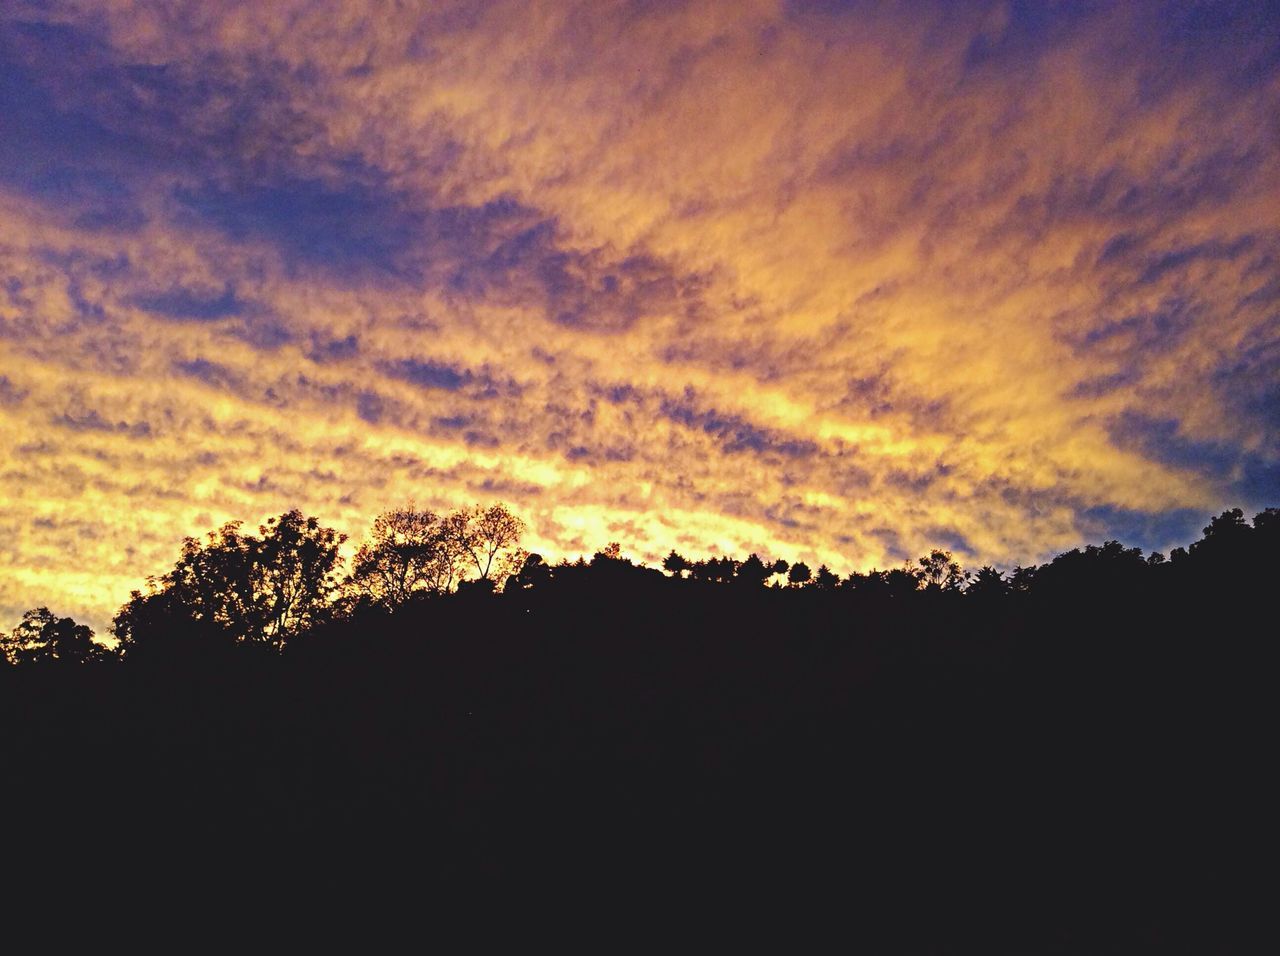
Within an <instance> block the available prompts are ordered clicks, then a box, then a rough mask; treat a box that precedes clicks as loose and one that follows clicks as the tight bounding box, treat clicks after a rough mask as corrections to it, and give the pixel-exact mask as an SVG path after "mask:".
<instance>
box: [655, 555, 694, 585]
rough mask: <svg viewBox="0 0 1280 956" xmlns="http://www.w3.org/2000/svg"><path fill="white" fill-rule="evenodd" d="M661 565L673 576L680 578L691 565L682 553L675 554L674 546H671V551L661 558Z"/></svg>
mask: <svg viewBox="0 0 1280 956" xmlns="http://www.w3.org/2000/svg"><path fill="white" fill-rule="evenodd" d="M662 567H663V569H664V570H665V571H666V572H667V573H668V574H670V575H671V576H672V577H673V578H682V577H684V573H685V572H686V571H688V570H689V569H690V568H692V567H693V565H691V564H690V563H689V561H688V560H687V559H686V558H685V557H684V556H683V555H680V554H677V553H676V550H675V548H672V549H671V553H670V554H669V555H667V556H666V557H665V558H663V559H662Z"/></svg>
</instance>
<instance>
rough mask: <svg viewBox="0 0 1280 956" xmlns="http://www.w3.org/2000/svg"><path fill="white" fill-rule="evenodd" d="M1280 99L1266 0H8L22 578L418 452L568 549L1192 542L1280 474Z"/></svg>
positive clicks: (984, 548)
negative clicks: (430, 1)
mask: <svg viewBox="0 0 1280 956" xmlns="http://www.w3.org/2000/svg"><path fill="white" fill-rule="evenodd" d="M1277 143H1280V33H1278V31H1277V21H1276V17H1275V12H1274V8H1273V6H1272V5H1269V4H1266V3H1264V2H1260V0H1259V2H1248V0H1246V2H1240V3H1232V4H1226V5H1223V4H1218V5H1212V6H1208V5H1202V4H1181V3H1163V2H1150V3H1148V2H1142V3H1133V4H1125V5H1115V4H1101V3H1099V4H1094V3H1080V4H1069V5H1063V4H1056V5H1055V4H1041V3H1029V2H1025V3H1024V2H1020V0H1015V2H1010V3H994V2H991V3H988V2H977V0H975V2H961V3H942V2H937V3H934V2H925V3H913V4H910V5H901V4H886V3H868V2H861V0H859V2H832V0H823V2H774V0H751V2H744V3H741V4H735V5H733V9H729V8H728V7H725V6H718V5H714V4H693V3H690V4H645V3H627V4H587V3H560V2H538V0H535V2H520V3H515V2H498V3H485V4H480V3H471V2H465V0H463V2H458V3H451V4H447V5H443V6H441V5H436V6H433V7H432V9H431V10H429V11H423V10H421V9H418V8H415V7H414V5H403V6H400V7H394V8H393V7H379V8H378V9H377V10H376V15H374V11H373V9H372V8H371V7H370V6H369V5H366V4H360V3H349V2H339V0H281V2H280V3H273V4H259V5H245V4H237V3H231V2H221V0H208V2H201V3H188V2H175V3H164V4H156V3H141V2H134V0H69V2H66V3H59V4H56V5H49V4H43V3H31V2H22V3H19V4H13V5H10V6H9V7H6V9H5V12H4V13H3V14H0V218H2V219H3V221H4V222H5V223H6V229H5V230H4V234H3V235H0V357H2V360H3V362H4V369H5V371H4V374H3V377H0V428H2V429H3V431H4V434H5V436H6V440H7V443H8V445H9V447H11V448H13V449H15V452H14V455H13V456H12V458H11V460H10V464H9V465H7V466H6V469H5V470H2V471H0V501H3V502H5V504H4V505H3V506H0V528H3V529H4V530H5V531H6V533H7V535H8V538H7V541H6V544H5V548H6V549H7V550H6V551H5V552H4V555H3V557H4V562H5V566H6V568H12V569H15V570H14V572H13V573H12V574H10V575H9V576H8V577H6V579H5V581H4V582H0V612H3V613H5V614H8V615H9V616H11V617H12V616H15V615H16V614H20V613H21V610H22V609H23V608H24V607H25V606H28V605H33V604H38V603H50V604H53V605H55V606H58V607H59V608H62V609H65V610H63V613H75V614H78V615H87V616H88V619H89V620H91V621H92V622H94V623H95V624H97V625H98V626H101V625H102V624H103V623H105V621H106V619H107V617H109V614H110V612H111V610H112V609H113V607H114V606H115V605H118V604H119V602H120V601H122V600H123V599H124V598H125V597H126V596H127V594H128V590H129V588H131V587H135V586H137V585H138V583H140V582H141V580H142V579H143V577H144V576H145V575H146V574H148V573H156V572H158V571H163V570H164V569H165V568H166V566H167V563H168V562H171V561H172V560H173V558H174V557H175V555H176V547H177V542H178V541H180V539H181V537H182V536H183V535H184V534H192V533H200V532H202V531H204V530H206V529H207V528H209V527H213V526H215V525H216V524H218V523H220V522H221V521H224V520H228V519H231V518H244V519H246V520H249V521H256V520H258V519H259V518H261V517H263V516H265V515H266V514H269V513H271V512H273V511H276V512H277V513H278V511H279V510H283V509H284V508H286V507H292V506H299V507H303V508H305V509H307V510H308V511H311V512H314V513H317V514H319V515H320V516H321V517H322V518H324V519H325V520H328V521H331V522H333V523H335V524H337V525H338V526H340V527H341V529H342V530H344V531H346V532H348V533H349V534H352V535H353V536H354V537H355V538H358V537H359V536H360V534H361V533H362V532H363V530H364V529H365V528H366V527H367V525H368V523H369V521H370V520H371V518H372V517H373V515H374V514H376V512H377V511H378V510H380V509H381V508H385V507H390V506H393V505H395V504H398V503H401V502H402V501H403V500H406V499H408V498H414V499H415V500H417V501H419V502H421V503H425V504H429V505H432V506H435V507H453V506H457V505H459V504H463V503H469V502H474V501H477V500H483V499H486V498H492V497H506V498H508V499H509V500H510V502H511V504H512V505H513V506H514V507H516V509H517V510H519V511H522V512H523V513H524V514H525V517H526V518H527V519H528V520H529V523H530V527H531V534H532V540H531V544H532V545H533V546H534V547H535V548H536V549H537V550H539V551H540V552H541V553H543V554H545V555H547V556H549V557H555V556H558V555H560V554H566V553H572V552H574V551H575V550H592V549H594V548H596V547H598V546H600V545H601V544H602V543H604V542H606V541H608V540H612V539H618V538H619V537H620V536H625V537H626V538H627V539H628V540H627V541H625V542H623V543H624V544H625V545H626V546H627V547H628V549H629V552H630V553H633V554H636V555H637V556H641V557H644V556H648V557H650V558H653V557H658V558H660V557H661V556H662V555H663V554H665V553H666V551H667V550H669V549H670V548H671V547H679V548H680V549H681V550H684V551H693V552H698V551H712V550H714V551H715V552H716V553H725V552H738V553H746V552H748V551H752V550H757V551H760V552H762V553H769V554H776V555H781V556H784V557H788V558H795V559H800V560H805V561H807V562H809V563H810V565H811V566H816V565H817V564H820V563H824V562H825V563H828V564H830V565H831V566H832V567H835V568H837V569H838V570H842V571H843V570H848V569H850V568H855V567H859V568H866V567H871V566H873V565H878V566H881V567H885V566H889V565H892V564H896V563H899V562H900V561H901V560H904V559H906V558H910V557H913V556H916V555H918V554H921V553H924V552H925V551H926V550H927V549H928V548H929V547H932V546H936V545H943V546H946V547H951V548H953V549H954V550H957V552H958V553H959V552H963V553H964V555H965V559H966V561H967V562H971V563H985V562H991V563H997V564H1012V563H1017V562H1030V561H1034V560H1038V559H1042V558H1043V557H1045V556H1048V555H1049V554H1051V553H1053V552H1054V551H1055V550H1061V549H1065V548H1068V547H1073V546H1076V545H1078V544H1081V543H1084V542H1085V541H1088V540H1097V539H1098V538H1100V537H1103V536H1106V537H1110V536H1119V537H1121V538H1129V539H1130V540H1131V541H1132V542H1133V543H1136V544H1142V545H1143V546H1144V547H1146V546H1150V547H1166V546H1167V545H1169V544H1172V543H1177V539H1178V537H1179V535H1182V534H1184V533H1185V534H1194V533H1195V531H1196V530H1198V527H1199V526H1200V525H1199V523H1200V522H1202V521H1203V520H1205V519H1206V517H1207V515H1208V514H1209V513H1211V512H1213V511H1214V509H1220V508H1223V507H1228V506H1234V505H1236V504H1242V505H1249V506H1259V507H1260V506H1262V505H1263V504H1273V503H1275V501H1274V498H1275V496H1276V494H1277V492H1280V486H1278V485H1280V483H1278V478H1277V476H1278V475H1280V442H1278V441H1277V434H1278V428H1277V426H1278V425H1280V411H1278V409H1280V401H1278V398H1277V390H1276V388H1275V382H1276V380H1277V375H1276V372H1277V361H1280V359H1278V358H1277V356H1278V355H1280V353H1278V352H1277V348H1278V347H1280V345H1278V343H1280V326H1278V325H1277V318H1276V302H1277V301H1278V295H1277V292H1276V282H1275V278H1274V276H1275V273H1276V263H1277V262H1280V207H1278V206H1277V202H1276V200H1275V197H1276V196H1277V195H1280V148H1278V147H1277V145H1276V144H1277ZM1197 516H1201V517H1197ZM55 517H57V518H58V522H59V523H56V524H53V525H50V524H49V521H50V520H52V519H54V518H55ZM77 523H79V524H77ZM82 525H83V526H88V525H93V526H95V527H99V528H101V529H103V533H102V534H101V535H97V536H91V535H85V534H79V533H77V534H75V535H74V537H71V536H70V532H69V529H71V528H73V527H80V526H82ZM1130 536H1132V537H1130ZM86 568H93V569H95V570H94V573H92V574H90V573H89V572H87V571H86V570H85V569H86Z"/></svg>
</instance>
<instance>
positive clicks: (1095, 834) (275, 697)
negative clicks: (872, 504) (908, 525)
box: [0, 576, 1274, 953]
mask: <svg viewBox="0 0 1280 956" xmlns="http://www.w3.org/2000/svg"><path fill="white" fill-rule="evenodd" d="M1261 583H1262V580H1261V576H1259V577H1257V578H1253V577H1246V578H1239V577H1237V578H1233V579H1230V580H1229V579H1226V578H1222V579H1220V580H1215V581H1202V582H1199V584H1198V586H1196V587H1191V586H1188V584H1187V582H1185V581H1182V582H1170V583H1166V584H1162V585H1161V586H1159V587H1156V586H1151V587H1150V588H1149V589H1148V590H1147V591H1146V592H1143V593H1125V594H1120V593H1108V592H1106V590H1105V589H1103V590H1099V591H1096V592H1084V593H1079V592H1073V593H1065V594H1058V595H1054V596H1051V597H1044V598H1041V599H1038V600H1036V601H1034V602H1033V601H1031V600H1030V599H1026V600H1014V599H1005V600H1002V601H1001V602H999V603H998V604H991V605H985V606H984V605H983V604H982V602H981V601H978V600H976V599H973V598H969V597H962V596H959V595H947V594H936V595H930V594H921V595H920V596H919V597H917V598H915V599H913V600H912V601H910V602H908V603H905V604H902V603H898V604H895V603H894V602H892V601H879V602H872V603H865V602H864V603H859V602H857V601H853V600H851V599H849V598H848V597H846V596H844V595H842V594H838V593H832V594H818V593H813V592H808V593H802V592H798V591H784V590H778V591H775V590H765V589H760V590H756V591H751V592H749V593H746V592H744V593H740V592H738V591H735V590H734V589H732V588H720V589H711V588H695V587H693V586H687V587H681V586H673V584H678V583H676V582H667V581H662V580H650V579H648V578H646V579H645V582H640V581H639V580H637V581H636V582H630V583H627V584H625V586H624V585H622V584H618V585H617V587H615V588H613V589H612V590H611V589H610V588H608V587H602V586H600V585H599V582H597V583H596V585H595V586H594V587H593V589H592V590H591V591H590V592H586V591H579V592H575V591H573V590H572V589H570V588H565V589H561V590H559V591H556V592H554V593H548V594H543V595H540V596H539V595H524V596H523V597H520V598H513V597H511V596H499V597H490V596H483V597H479V596H458V597H456V598H454V599H450V600H444V601H437V602H433V603H429V604H427V605H424V606H423V607H421V608H418V609H417V610H413V611H404V612H402V613H400V614H398V615H397V616H395V617H394V618H376V617H366V618H364V619H362V620H357V621H354V622H349V623H346V624H343V625H338V626H334V627H332V628H331V629H329V630H328V631H323V632H318V633H315V634H312V635H308V636H307V638H306V640H305V641H304V640H301V639H300V640H299V641H298V642H297V643H296V644H295V645H293V646H291V647H290V648H289V650H288V652H287V653H285V654H284V655H282V656H277V655H272V654H264V653H255V652H251V651H249V650H246V649H243V648H229V649H226V650H221V651H212V650H205V651H202V652H200V653H198V654H197V653H189V654H185V655H176V656H173V657H171V658H166V657H163V656H157V657H153V658H152V659H150V660H144V659H139V660H136V661H129V662H126V663H125V664H117V665H112V666H103V667H82V668H76V669H71V668H62V669H58V668H44V669H41V668H12V669H9V670H7V671H4V672H3V673H0V681H2V683H0V721H2V722H3V723H2V725H3V726H4V727H5V728H6V736H5V742H4V768H5V776H6V778H7V783H6V787H5V794H6V797H5V799H6V803H7V806H6V808H5V818H6V822H7V826H6V830H5V837H4V841H5V851H6V859H7V865H6V869H7V871H8V875H9V879H10V880H15V879H16V880H17V881H18V882H19V883H25V884H26V887H27V889H28V890H31V889H33V888H39V890H40V892H39V893H37V894H36V895H42V894H43V896H44V899H45V902H48V901H49V900H50V899H53V900H54V901H58V900H61V899H62V898H63V897H65V900H66V905H67V906H68V907H73V901H74V900H77V899H82V898H85V897H89V896H96V897H98V898H100V899H105V900H109V901H115V903H118V905H119V906H123V907H126V908H128V907H134V908H136V907H143V908H144V909H146V908H155V907H163V906H166V905H169V904H171V903H173V902H174V901H175V900H176V901H181V902H182V903H183V904H185V905H187V906H195V907H197V908H200V907H205V908H206V916H210V915H213V914H216V916H215V918H214V919H213V920H212V921H213V922H215V923H216V922H220V921H222V920H224V919H227V918H234V916H235V915H236V914H237V913H239V912H241V911H243V910H244V908H246V907H249V906H261V905H267V906H269V907H270V908H271V909H273V910H277V911H279V910H280V909H281V908H292V907H295V906H299V905H300V906H301V907H302V910H300V911H295V912H303V913H306V914H308V915H306V916H305V917H303V918H304V919H306V920H309V921H310V925H311V928H312V929H313V930H314V929H316V928H319V927H322V926H324V925H326V921H327V920H329V919H331V918H333V916H334V915H335V914H336V912H337V910H339V909H341V910H344V911H346V910H353V909H355V910H359V908H360V907H363V906H368V905H374V906H376V907H382V908H383V909H384V910H385V912H384V914H383V917H379V918H378V919H377V920H375V921H374V922H375V923H381V922H384V920H385V919H386V918H390V916H389V914H391V913H395V914H397V915H398V917H399V918H409V919H411V920H413V921H415V922H416V923H417V925H418V927H419V930H420V932H421V934H422V935H421V936H420V937H419V939H420V941H421V940H422V939H430V938H432V932H433V930H431V929H429V928H428V927H433V926H434V927H439V926H443V925H444V923H445V922H446V921H448V920H449V919H450V918H452V917H457V916H458V915H459V913H460V912H461V909H459V907H461V906H463V905H467V906H474V905H480V906H482V908H484V909H485V910H487V911H488V914H489V915H488V917H487V918H486V919H485V921H484V922H482V923H479V924H473V930H474V932H475V933H483V932H490V931H493V930H494V929H495V927H499V926H501V927H502V928H503V929H512V928H513V926H512V925H511V922H510V921H511V919H513V917H511V915H510V914H511V913H513V912H514V910H513V909H512V908H511V907H513V906H520V907H527V908H528V909H529V910H531V911H532V912H534V913H536V914H537V917H538V925H539V926H541V927H542V929H541V930H540V931H534V930H533V929H532V928H531V927H532V925H533V924H525V923H523V922H519V923H517V924H516V926H515V928H522V929H521V931H522V932H527V933H528V934H529V935H528V938H529V939H531V940H537V939H543V940H545V939H547V937H546V936H545V935H544V933H545V932H548V931H549V932H552V933H555V934H562V933H564V932H567V931H568V930H569V929H570V928H573V927H577V928H581V927H583V926H584V925H587V924H588V923H590V922H591V921H592V920H594V919H599V920H600V921H601V922H602V924H603V925H604V927H605V928H606V932H607V933H608V934H609V935H606V936H597V937H594V940H595V944H596V945H597V946H598V948H600V949H606V950H607V949H612V948H615V945H614V944H617V943H621V942H626V941H633V940H638V939H640V938H643V937H646V936H647V935H648V934H654V935H653V938H654V939H655V940H657V941H659V942H661V941H662V940H665V941H666V945H664V948H666V946H668V945H675V943H676V942H677V941H678V940H684V942H686V943H693V944H697V940H698V939H702V941H703V944H705V945H706V946H708V947H710V946H712V945H713V944H714V943H715V942H716V941H719V942H720V943H721V944H723V943H726V942H727V940H728V939H729V938H730V937H731V936H742V935H746V936H752V937H758V938H759V939H761V940H764V939H768V938H775V939H779V940H784V941H787V942H789V943H791V944H799V943H801V942H802V941H805V940H808V941H810V942H812V941H816V940H819V939H826V940H829V941H830V942H831V943H833V944H836V945H846V944H852V943H855V942H857V943H862V944H864V945H863V946H862V947H861V951H865V952H931V953H949V952H1011V953H1013V952H1016V953H1101V952H1116V953H1122V952H1138V951H1141V952H1146V951H1171V952H1172V951H1179V952H1180V951H1190V952H1204V953H1211V952H1237V951H1240V952H1247V951H1256V950H1255V948H1254V945H1253V944H1250V943H1247V942H1246V941H1244V940H1243V939H1242V930H1241V927H1242V925H1244V921H1245V920H1246V918H1247V917H1248V916H1249V914H1250V912H1251V911H1252V910H1253V909H1254V906H1255V902H1254V899H1253V896H1252V895H1251V891H1250V883H1249V881H1250V880H1251V879H1253V878H1254V877H1253V876H1252V866H1251V864H1250V857H1251V855H1252V848H1253V847H1254V846H1255V845H1257V844H1258V843H1259V842H1260V841H1259V829H1258V827H1259V822H1260V820H1261V819H1263V817H1264V814H1263V812H1262V811H1263V809H1264V799H1263V797H1262V792H1263V791H1262V785H1261V781H1262V779H1263V778H1264V776H1265V772H1266V770H1267V769H1268V767H1267V765H1268V764H1269V763H1270V762H1271V756H1272V753H1273V748H1272V746H1271V734H1270V733H1269V732H1268V731H1267V730H1266V728H1267V726H1268V723H1267V722H1265V721H1264V715H1263V713H1262V710H1263V708H1262V706H1261V705H1262V703H1263V700H1264V699H1265V696H1269V695H1268V692H1267V691H1266V690H1265V689H1264V684H1265V683H1267V682H1268V681H1269V677H1268V674H1267V673H1265V672H1263V671H1262V669H1261V665H1262V647H1263V646H1264V645H1266V644H1269V643H1270V642H1271V641H1272V640H1273V639H1274V635H1273V634H1271V633H1270V631H1269V628H1270V627H1271V626H1272V625H1271V624H1270V623H1263V622H1266V621H1267V620H1268V619H1267V617H1266V614H1265V612H1266V611H1267V606H1268V604H1269V603H1270V602H1269V600H1268V599H1267V598H1266V597H1265V596H1264V594H1263V592H1262V590H1260V584H1261ZM1270 815H1271V812H1270V809H1268V810H1267V813H1266V814H1265V816H1268V817H1269V816H1270ZM8 898H9V899H10V901H11V902H12V901H14V900H15V897H13V896H12V895H11V896H9V897H8ZM74 905H77V906H78V904H74ZM113 905H114V904H113ZM504 924H505V925H504ZM694 925H698V926H701V927H702V928H703V932H709V933H710V934H711V935H710V936H706V937H694V936H682V935H679V934H678V933H677V931H676V930H675V927H677V926H694ZM548 927H549V928H550V929H548ZM680 932H681V933H683V932H684V931H683V930H681V931H680ZM673 933H677V935H671V934H673ZM769 933H781V936H778V937H770V936H768V935H767V934H769ZM556 938H560V936H559V935H556Z"/></svg>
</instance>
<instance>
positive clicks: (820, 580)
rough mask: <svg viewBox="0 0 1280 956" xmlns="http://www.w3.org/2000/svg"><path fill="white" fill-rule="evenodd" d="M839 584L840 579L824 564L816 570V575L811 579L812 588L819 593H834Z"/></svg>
mask: <svg viewBox="0 0 1280 956" xmlns="http://www.w3.org/2000/svg"><path fill="white" fill-rule="evenodd" d="M839 583H840V578H838V577H837V576H836V574H835V572H833V571H832V570H831V569H830V568H829V567H827V566H826V565H825V564H824V565H822V566H821V567H820V568H818V574H817V576H816V577H815V578H814V579H813V586H814V587H816V588H817V589H818V590H819V591H834V590H835V589H836V586H837V585H839Z"/></svg>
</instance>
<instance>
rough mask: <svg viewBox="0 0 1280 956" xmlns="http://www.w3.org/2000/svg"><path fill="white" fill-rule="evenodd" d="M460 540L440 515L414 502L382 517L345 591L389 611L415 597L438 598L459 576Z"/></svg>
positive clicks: (364, 545) (359, 554) (359, 553)
mask: <svg viewBox="0 0 1280 956" xmlns="http://www.w3.org/2000/svg"><path fill="white" fill-rule="evenodd" d="M456 540H457V536H456V535H455V534H452V533H450V527H449V525H448V523H447V522H445V521H443V520H442V519H441V518H440V516H439V515H438V514H436V513H435V512H434V511H430V510H426V509H423V510H419V509H417V508H415V507H414V505H413V503H412V502H410V503H409V504H408V505H407V506H405V507H403V508H397V509H395V510H394V511H386V512H383V513H382V514H380V515H378V517H377V518H375V519H374V521H373V528H372V530H371V531H370V533H369V539H368V540H367V541H365V542H363V543H362V544H361V545H360V550H359V551H357V552H356V556H355V560H354V561H353V562H352V567H351V575H350V577H349V578H348V579H347V582H346V585H347V588H348V590H349V591H350V592H352V593H353V594H354V595H355V596H357V598H364V599H366V600H369V601H372V602H373V603H376V604H379V605H381V606H382V607H384V608H386V609H387V610H389V611H390V610H394V609H395V608H397V607H400V606H401V605H403V604H404V603H405V602H407V601H408V600H409V599H410V598H412V597H413V596H414V595H415V594H417V593H421V592H431V593H439V592H440V591H442V590H444V589H447V587H448V586H449V585H451V584H452V583H453V579H454V578H455V577H456V576H457V572H458V565H459V563H460V558H461V557H462V554H461V549H460V548H458V547H457V546H456ZM450 552H453V553H450Z"/></svg>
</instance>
